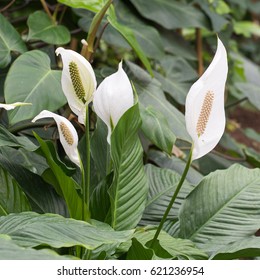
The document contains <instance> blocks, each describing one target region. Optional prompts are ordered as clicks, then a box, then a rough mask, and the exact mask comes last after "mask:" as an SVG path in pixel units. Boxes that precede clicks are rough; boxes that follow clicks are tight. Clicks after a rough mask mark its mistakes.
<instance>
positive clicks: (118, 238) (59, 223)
mask: <svg viewBox="0 0 260 280" xmlns="http://www.w3.org/2000/svg"><path fill="white" fill-rule="evenodd" d="M132 233H133V232H132V231H130V230H128V231H114V230H113V229H112V228H110V227H109V226H108V225H107V224H103V223H95V224H94V225H91V224H88V223H86V222H83V221H78V220H74V219H69V218H64V217H62V216H59V215H56V214H37V213H34V212H24V213H21V214H20V215H19V214H10V215H8V216H4V217H0V234H6V235H9V236H10V237H11V238H12V240H13V241H15V242H16V243H17V244H18V245H20V246H24V247H36V246H39V245H49V246H51V247H54V248H61V247H72V246H76V245H79V246H82V247H85V248H86V249H90V250H93V249H95V248H97V247H99V246H101V245H103V244H111V245H112V244H114V243H120V242H124V241H126V240H128V239H129V238H131V237H132Z"/></svg>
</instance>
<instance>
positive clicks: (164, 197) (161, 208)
mask: <svg viewBox="0 0 260 280" xmlns="http://www.w3.org/2000/svg"><path fill="white" fill-rule="evenodd" d="M145 171H146V174H147V178H148V183H149V192H148V198H147V203H146V208H145V211H144V214H143V217H142V223H144V222H145V224H149V223H150V224H152V223H157V224H158V223H159V222H160V221H161V218H162V216H163V214H164V212H165V210H166V208H167V206H168V204H169V202H170V200H171V198H172V195H173V193H174V191H175V189H176V186H177V184H178V183H179V181H180V178H181V176H180V175H179V174H178V173H176V172H174V171H171V170H167V169H162V168H158V167H156V166H154V165H151V164H147V165H146V166H145ZM192 189H193V187H192V186H190V185H189V184H188V183H187V182H186V184H184V185H183V186H182V188H181V191H180V193H179V195H178V197H177V199H176V201H175V203H174V205H173V207H172V209H171V210H170V213H169V215H168V219H170V220H174V219H177V218H178V214H179V209H180V206H181V204H182V203H183V200H184V199H185V197H186V196H187V195H188V194H189V193H190V192H191V191H192Z"/></svg>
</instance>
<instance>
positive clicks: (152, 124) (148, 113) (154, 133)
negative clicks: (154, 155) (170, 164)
mask: <svg viewBox="0 0 260 280" xmlns="http://www.w3.org/2000/svg"><path fill="white" fill-rule="evenodd" d="M141 117H142V131H143V133H144V134H145V136H146V137H147V138H148V139H149V140H150V141H151V142H152V143H153V144H154V145H156V146H157V147H158V148H160V149H161V150H162V151H164V152H166V153H168V154H169V155H170V154H171V152H172V147H173V144H174V143H175V140H176V137H175V135H174V134H173V132H172V131H171V129H170V127H169V124H168V122H167V119H166V118H165V117H164V115H163V114H162V113H160V112H158V111H156V110H155V109H154V108H153V107H152V106H148V107H147V108H143V107H141Z"/></svg>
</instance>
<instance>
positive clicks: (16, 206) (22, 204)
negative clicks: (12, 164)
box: [0, 167, 31, 216]
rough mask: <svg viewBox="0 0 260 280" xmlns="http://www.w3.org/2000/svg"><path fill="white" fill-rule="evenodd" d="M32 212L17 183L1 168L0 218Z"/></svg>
mask: <svg viewBox="0 0 260 280" xmlns="http://www.w3.org/2000/svg"><path fill="white" fill-rule="evenodd" d="M29 210H31V206H30V204H29V202H28V199H27V197H26V196H25V194H24V193H23V191H22V190H21V188H20V186H19V185H18V183H17V181H16V180H15V179H14V178H13V177H12V176H11V175H10V174H9V173H8V172H7V171H5V170H4V169H3V168H1V167H0V216H2V215H8V214H9V213H17V212H22V211H29Z"/></svg>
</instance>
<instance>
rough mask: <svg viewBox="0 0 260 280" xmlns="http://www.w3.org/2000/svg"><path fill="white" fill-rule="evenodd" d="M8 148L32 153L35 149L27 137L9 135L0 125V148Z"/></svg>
mask: <svg viewBox="0 0 260 280" xmlns="http://www.w3.org/2000/svg"><path fill="white" fill-rule="evenodd" d="M2 146H9V147H17V148H18V147H19V148H21V147H23V148H25V149H27V150H29V151H34V150H36V149H37V146H35V145H34V144H33V143H32V142H31V141H30V140H29V139H28V138H27V137H24V136H14V135H13V134H12V133H10V132H9V131H8V130H7V129H6V128H5V127H3V126H2V125H0V147H2Z"/></svg>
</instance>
